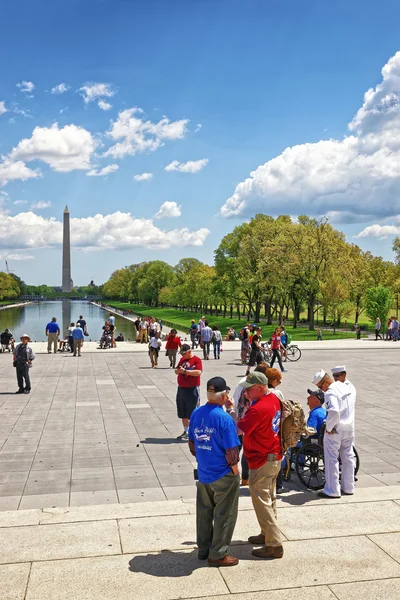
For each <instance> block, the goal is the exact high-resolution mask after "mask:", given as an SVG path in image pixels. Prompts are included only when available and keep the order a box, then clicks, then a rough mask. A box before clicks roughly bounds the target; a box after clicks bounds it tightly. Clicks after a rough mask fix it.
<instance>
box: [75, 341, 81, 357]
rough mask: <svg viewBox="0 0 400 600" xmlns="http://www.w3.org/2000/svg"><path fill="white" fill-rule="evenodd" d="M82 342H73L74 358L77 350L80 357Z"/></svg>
mask: <svg viewBox="0 0 400 600" xmlns="http://www.w3.org/2000/svg"><path fill="white" fill-rule="evenodd" d="M82 344H83V340H74V356H76V351H77V350H78V356H80V355H81V348H82Z"/></svg>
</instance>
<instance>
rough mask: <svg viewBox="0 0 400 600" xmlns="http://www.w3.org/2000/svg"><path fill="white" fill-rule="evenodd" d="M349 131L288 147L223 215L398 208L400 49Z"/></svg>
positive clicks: (370, 213)
mask: <svg viewBox="0 0 400 600" xmlns="http://www.w3.org/2000/svg"><path fill="white" fill-rule="evenodd" d="M349 129H350V132H351V135H349V136H347V137H344V139H342V140H334V139H330V140H323V141H319V142H317V143H305V144H299V145H297V146H292V147H289V148H286V149H285V150H284V151H283V152H282V154H280V155H279V156H277V157H275V158H273V159H271V160H269V161H267V162H266V163H264V164H263V165H260V166H259V167H258V168H257V169H255V170H254V171H252V172H251V173H250V175H249V177H248V178H247V179H245V180H244V181H242V182H241V183H239V184H238V185H237V186H236V189H235V191H234V193H233V195H232V196H231V197H230V198H228V200H227V201H226V202H225V204H224V205H223V206H222V208H221V211H220V212H221V215H223V216H224V217H234V216H241V217H247V216H250V215H253V214H255V213H256V212H259V211H262V212H267V213H269V214H272V215H274V214H285V213H286V214H292V215H293V214H297V215H299V214H309V215H313V216H320V215H326V214H334V216H335V220H336V221H339V220H340V219H341V218H342V219H343V218H344V217H345V216H347V217H348V216H351V218H353V219H356V220H357V221H360V220H371V218H374V217H375V216H378V215H379V216H380V217H382V218H384V217H388V216H390V215H394V214H397V213H399V212H400V170H399V162H400V52H397V53H396V54H395V56H393V57H392V58H391V59H390V60H389V61H388V63H387V64H386V65H385V66H384V67H383V69H382V82H381V83H380V84H379V85H377V86H376V87H375V88H374V89H370V90H368V91H367V92H366V94H365V96H364V103H363V106H362V107H361V108H360V110H359V111H358V112H357V114H356V116H355V117H354V119H353V120H352V122H351V123H350V124H349Z"/></svg>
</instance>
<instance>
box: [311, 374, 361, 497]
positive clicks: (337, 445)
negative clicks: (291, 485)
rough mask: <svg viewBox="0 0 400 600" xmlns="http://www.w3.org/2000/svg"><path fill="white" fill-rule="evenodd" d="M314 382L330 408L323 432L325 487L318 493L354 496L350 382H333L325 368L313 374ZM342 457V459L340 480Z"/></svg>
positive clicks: (352, 407)
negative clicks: (348, 383) (340, 477)
mask: <svg viewBox="0 0 400 600" xmlns="http://www.w3.org/2000/svg"><path fill="white" fill-rule="evenodd" d="M313 384H314V385H316V386H317V388H318V389H320V390H322V391H323V392H324V395H325V405H326V410H327V419H326V430H325V435H324V463H325V487H324V490H323V492H319V493H318V496H320V497H321V498H340V496H341V493H342V494H344V495H346V496H351V495H352V494H353V493H354V452H353V443H354V404H355V396H354V394H353V392H352V390H351V388H350V387H349V386H348V385H346V384H345V383H343V382H341V381H334V380H333V379H332V378H331V377H330V376H329V375H327V374H326V373H325V371H323V370H322V369H321V370H320V371H318V373H316V375H315V376H314V379H313ZM339 456H340V459H341V461H342V480H341V482H340V481H339ZM340 484H341V487H340Z"/></svg>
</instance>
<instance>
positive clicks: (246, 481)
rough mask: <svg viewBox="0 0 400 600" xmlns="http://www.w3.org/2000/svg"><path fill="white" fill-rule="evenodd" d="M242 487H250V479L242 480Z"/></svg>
mask: <svg viewBox="0 0 400 600" xmlns="http://www.w3.org/2000/svg"><path fill="white" fill-rule="evenodd" d="M240 485H249V480H248V479H242V481H241V482H240Z"/></svg>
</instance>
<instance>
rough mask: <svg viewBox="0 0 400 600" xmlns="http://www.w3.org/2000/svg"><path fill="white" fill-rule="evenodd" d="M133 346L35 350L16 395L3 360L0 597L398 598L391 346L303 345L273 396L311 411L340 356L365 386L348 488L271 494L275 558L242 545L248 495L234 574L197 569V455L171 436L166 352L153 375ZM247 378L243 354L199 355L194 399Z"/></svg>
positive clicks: (398, 485) (251, 525)
mask: <svg viewBox="0 0 400 600" xmlns="http://www.w3.org/2000/svg"><path fill="white" fill-rule="evenodd" d="M378 345H379V344H378ZM303 347H304V344H303ZM131 349H132V350H133V351H129V347H128V345H125V346H124V347H123V349H122V348H121V349H120V350H118V349H117V350H116V351H115V350H109V351H96V350H95V346H94V345H93V346H89V345H87V346H86V352H84V354H83V356H82V357H81V358H78V357H76V358H73V357H72V356H69V355H67V354H57V355H48V354H47V353H40V350H41V347H39V346H38V347H37V348H36V350H39V353H38V355H37V359H36V361H35V364H34V367H33V369H32V373H31V376H32V383H33V386H32V393H31V394H30V395H27V396H20V395H14V392H15V390H16V389H17V388H16V381H15V372H14V369H13V367H12V363H11V357H10V356H9V355H8V354H1V355H0V389H1V392H0V510H1V512H0V539H1V544H0V598H1V599H2V600H67V599H68V600H70V599H71V598H76V599H77V600H113V599H114V598H115V599H118V600H128V599H129V600H131V599H132V598H138V599H139V600H147V599H149V600H153V599H154V600H157V599H158V598H162V599H163V600H175V599H178V598H203V599H204V600H205V598H207V600H217V598H218V599H219V600H228V599H229V600H231V599H232V600H233V598H234V597H238V596H239V595H240V598H241V599H243V600H278V599H280V598H281V597H282V594H285V595H287V594H288V593H290V594H291V595H293V597H295V598H296V600H310V599H311V600H314V599H315V600H317V599H318V600H334V599H339V600H368V599H371V600H372V599H373V600H379V599H383V598H384V599H385V600H398V598H400V532H399V531H400V436H399V435H398V423H399V417H400V406H399V400H398V397H397V393H396V389H395V385H394V382H395V381H396V380H397V373H398V362H399V356H400V355H399V350H398V348H397V346H395V347H392V346H388V345H386V347H384V348H381V347H378V346H377V347H376V349H375V350H374V349H367V347H365V349H362V348H357V347H356V346H353V347H352V348H350V349H349V348H348V349H346V348H345V349H342V350H339V349H332V348H329V347H326V348H325V349H322V347H320V349H319V350H313V349H310V350H307V349H306V350H304V351H303V356H302V358H301V360H300V361H299V362H297V363H290V364H288V369H289V371H288V373H287V374H285V375H284V380H283V384H282V386H281V388H282V391H283V392H284V394H285V396H286V397H287V398H293V399H297V400H300V401H302V402H303V404H304V405H305V397H306V390H307V387H308V386H309V381H310V379H311V378H312V375H313V374H314V373H315V372H316V371H317V370H318V368H320V367H323V368H326V369H328V368H329V367H331V366H334V365H336V364H340V363H343V362H345V363H346V365H347V367H348V372H349V376H350V378H351V380H352V381H353V382H354V384H355V385H356V386H357V389H358V403H357V421H356V429H357V434H356V446H357V449H358V451H359V454H360V459H361V470H360V472H359V475H358V483H357V489H356V493H355V495H354V496H353V497H343V498H341V499H340V500H334V501H329V500H323V499H319V498H317V497H316V495H315V494H314V493H312V492H307V491H305V490H304V489H303V488H301V487H300V486H298V485H297V484H296V481H293V482H291V483H290V484H289V487H290V488H291V491H290V492H289V493H287V494H285V495H282V496H281V498H280V499H279V500H278V510H279V515H278V518H279V523H280V526H281V528H282V531H283V534H284V537H285V542H284V548H285V555H284V558H283V559H282V560H280V561H271V562H268V561H260V560H257V559H255V558H254V557H252V555H251V546H250V545H249V544H247V542H246V540H247V537H248V536H249V535H252V534H253V535H254V534H257V533H258V527H257V524H256V518H255V515H254V511H253V510H252V506H251V501H250V498H249V495H248V490H247V489H246V488H244V489H243V490H242V495H241V499H240V513H239V518H238V524H237V527H236V530H235V534H234V541H233V546H232V553H233V554H235V555H236V556H238V557H239V558H240V559H241V560H240V563H239V565H238V566H237V567H234V568H230V569H213V568H209V567H208V566H207V565H206V564H205V563H204V562H201V561H198V560H197V552H196V550H195V502H194V497H195V489H196V488H195V483H194V480H193V461H192V457H191V455H190V454H189V452H188V448H187V444H186V443H184V442H177V441H176V440H175V437H176V436H177V435H178V434H179V433H181V424H180V422H179V420H178V419H177V417H176V412H175V390H176V377H175V375H174V373H173V371H172V369H170V368H168V366H167V364H168V359H167V358H166V357H165V356H164V353H162V354H161V357H160V368H159V369H157V370H153V369H151V368H150V366H149V358H148V356H147V353H146V352H145V350H144V348H142V349H140V347H137V345H132V348H131ZM243 374H244V369H243V367H242V366H241V365H240V364H239V361H238V353H237V351H236V350H229V351H225V352H224V353H223V356H222V359H221V360H220V361H214V360H213V359H211V360H210V361H207V362H205V363H204V374H203V386H202V398H203V401H204V399H205V397H204V391H205V385H204V384H205V382H206V380H207V379H208V378H209V377H212V376H214V375H222V376H224V377H225V378H226V379H227V381H228V383H229V384H230V385H231V387H233V386H235V385H236V384H237V382H238V380H239V378H240V377H241V376H242V375H243ZM289 588H290V592H288V589H289Z"/></svg>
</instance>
